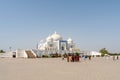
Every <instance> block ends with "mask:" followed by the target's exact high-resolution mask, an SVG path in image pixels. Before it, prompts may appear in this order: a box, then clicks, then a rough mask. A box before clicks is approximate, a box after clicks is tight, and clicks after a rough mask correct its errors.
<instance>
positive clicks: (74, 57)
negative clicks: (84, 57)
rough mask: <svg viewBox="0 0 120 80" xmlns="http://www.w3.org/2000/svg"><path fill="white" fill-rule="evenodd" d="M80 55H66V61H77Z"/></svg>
mask: <svg viewBox="0 0 120 80" xmlns="http://www.w3.org/2000/svg"><path fill="white" fill-rule="evenodd" d="M79 60H80V56H79V55H68V56H67V62H79Z"/></svg>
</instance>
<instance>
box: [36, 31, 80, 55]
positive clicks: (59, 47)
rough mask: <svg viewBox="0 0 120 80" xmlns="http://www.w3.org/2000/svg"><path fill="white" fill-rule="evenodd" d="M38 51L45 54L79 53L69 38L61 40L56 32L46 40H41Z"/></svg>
mask: <svg viewBox="0 0 120 80" xmlns="http://www.w3.org/2000/svg"><path fill="white" fill-rule="evenodd" d="M38 49H39V50H43V51H47V52H50V51H52V52H53V53H55V52H56V53H61V52H66V53H70V52H79V51H80V49H79V48H76V45H75V43H74V42H73V40H72V39H71V38H68V40H63V37H62V36H61V35H59V34H57V33H56V32H55V33H53V34H52V35H51V36H49V37H47V38H46V40H41V41H40V44H39V45H38Z"/></svg>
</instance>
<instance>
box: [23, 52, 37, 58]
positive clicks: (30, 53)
mask: <svg viewBox="0 0 120 80" xmlns="http://www.w3.org/2000/svg"><path fill="white" fill-rule="evenodd" d="M25 52H26V54H27V55H28V58H36V57H35V55H34V54H33V53H32V51H25Z"/></svg>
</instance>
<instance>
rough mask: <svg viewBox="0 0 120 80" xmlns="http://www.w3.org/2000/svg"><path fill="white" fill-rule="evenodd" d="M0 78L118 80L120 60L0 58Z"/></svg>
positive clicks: (25, 79)
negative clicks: (73, 60)
mask: <svg viewBox="0 0 120 80" xmlns="http://www.w3.org/2000/svg"><path fill="white" fill-rule="evenodd" d="M0 80H120V60H116V61H113V60H112V58H109V59H106V58H92V60H91V61H89V60H82V61H80V62H67V61H66V60H64V61H62V59H61V58H39V59H10V58H0Z"/></svg>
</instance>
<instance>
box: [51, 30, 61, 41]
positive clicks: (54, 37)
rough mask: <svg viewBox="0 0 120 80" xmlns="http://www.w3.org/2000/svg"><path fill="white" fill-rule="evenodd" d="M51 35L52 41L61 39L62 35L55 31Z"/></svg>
mask: <svg viewBox="0 0 120 80" xmlns="http://www.w3.org/2000/svg"><path fill="white" fill-rule="evenodd" d="M51 37H52V39H53V40H54V41H58V40H62V36H60V35H59V34H57V33H56V32H55V33H54V34H52V35H51Z"/></svg>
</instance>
